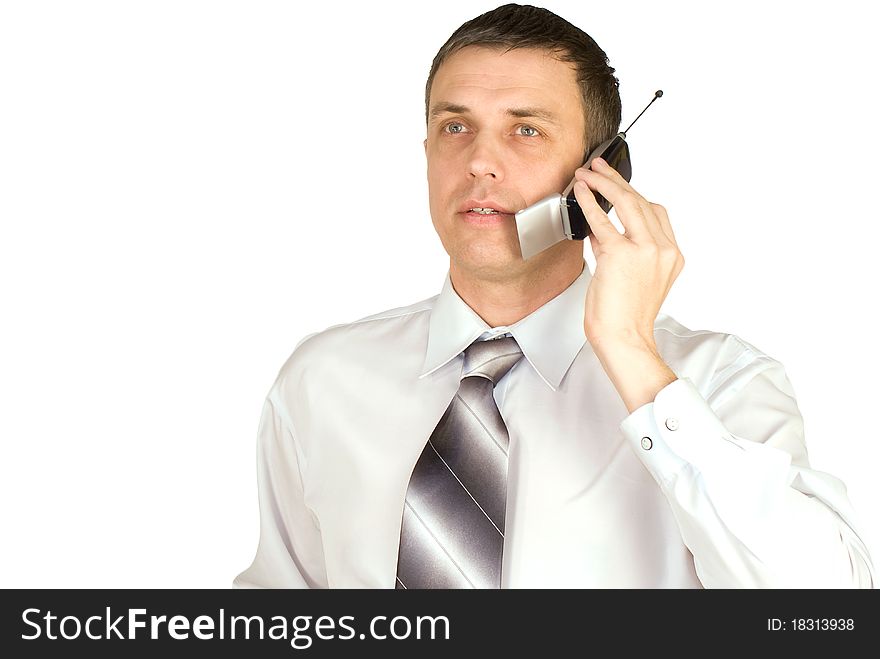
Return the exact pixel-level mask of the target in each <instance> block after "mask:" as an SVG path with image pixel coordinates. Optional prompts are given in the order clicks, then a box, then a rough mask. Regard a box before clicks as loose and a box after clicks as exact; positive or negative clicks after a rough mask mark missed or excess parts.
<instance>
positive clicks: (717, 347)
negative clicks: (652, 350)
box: [654, 313, 784, 392]
mask: <svg viewBox="0 0 880 659" xmlns="http://www.w3.org/2000/svg"><path fill="white" fill-rule="evenodd" d="M654 339H655V341H656V342H657V349H658V351H659V352H660V355H661V356H662V357H663V359H664V360H665V361H666V362H667V363H668V364H669V366H670V367H671V368H672V370H673V371H675V372H676V373H677V374H678V375H679V376H680V377H682V376H684V377H689V378H690V379H691V380H692V381H693V383H694V384H695V385H696V386H697V388H698V389H700V390H701V391H704V392H709V391H712V390H713V389H714V388H716V387H718V386H719V385H721V384H722V383H724V382H727V381H730V380H731V379H732V378H734V377H736V379H737V380H739V381H743V380H747V379H750V378H752V377H754V376H755V375H757V374H758V373H761V372H763V371H768V370H776V371H779V372H780V373H782V374H783V376H784V368H783V366H782V364H781V363H780V362H779V361H777V360H776V359H774V358H773V357H771V356H770V355H768V354H767V353H765V352H764V351H763V350H761V349H759V348H757V347H756V346H755V345H753V344H752V343H749V342H748V341H746V340H745V339H743V338H742V337H740V336H737V335H736V334H731V333H729V332H721V331H715V330H707V329H690V328H688V327H686V326H684V325H683V324H681V323H680V322H678V321H677V320H675V319H674V318H672V317H671V316H668V315H666V314H663V313H661V314H659V315H658V316H657V321H656V322H655V324H654Z"/></svg>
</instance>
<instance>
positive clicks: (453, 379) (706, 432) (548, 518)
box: [233, 263, 873, 588]
mask: <svg viewBox="0 0 880 659" xmlns="http://www.w3.org/2000/svg"><path fill="white" fill-rule="evenodd" d="M590 277H591V275H590V271H589V268H587V267H586V263H585V264H584V268H583V272H582V273H581V275H580V276H579V277H578V278H577V279H576V280H575V281H574V282H573V283H572V284H571V286H569V287H568V288H567V289H566V290H565V291H563V292H562V293H561V294H560V295H558V296H557V297H555V298H554V299H552V300H550V301H549V302H547V303H546V304H545V305H543V306H542V307H541V308H539V309H537V310H536V311H534V312H533V313H531V314H530V315H528V316H527V317H525V318H523V319H522V320H520V321H519V322H517V323H515V324H513V325H510V326H504V327H496V328H490V327H489V326H488V325H487V324H486V323H485V322H484V321H483V320H482V319H481V318H480V317H479V316H478V315H477V314H476V313H475V312H474V311H473V310H472V309H471V308H470V307H468V305H467V304H465V302H464V301H463V300H462V299H461V298H460V297H459V296H458V294H457V293H456V292H455V290H454V289H453V287H452V285H451V282H450V279H449V275H448V273H447V276H446V281H445V282H444V285H443V289H442V291H441V293H440V294H439V295H435V296H433V297H431V298H429V299H426V300H424V301H422V302H418V303H416V304H412V305H410V306H407V307H401V308H397V309H391V310H389V311H385V312H383V313H379V314H375V315H372V316H369V317H367V318H363V319H361V320H358V321H356V322H353V323H348V324H343V325H336V326H334V327H330V328H328V329H326V330H324V331H322V332H318V333H315V334H312V335H310V336H307V337H306V338H304V339H303V340H302V341H300V342H299V344H298V345H297V346H296V348H295V350H294V352H293V354H292V355H291V356H290V358H289V359H288V360H287V362H286V363H285V364H284V366H283V367H282V368H281V370H280V372H279V374H278V378H277V380H276V381H275V383H274V385H273V386H272V388H271V390H270V392H269V394H268V396H267V398H266V402H265V406H264V409H263V414H262V419H261V422H260V427H259V433H258V439H257V463H258V490H259V504H260V540H259V546H258V549H257V553H256V558H255V559H254V561H253V564H252V565H251V566H250V567H249V568H248V569H247V570H245V571H244V572H242V573H241V574H239V575H238V576H237V577H236V579H235V581H234V584H233V585H234V586H235V587H280V588H325V587H331V588H393V587H394V585H395V572H396V567H397V551H398V543H399V540H400V525H401V519H402V514H403V506H404V497H405V495H406V489H407V484H408V483H409V478H410V474H411V473H412V469H413V466H414V465H415V462H416V460H417V459H418V457H419V455H420V453H421V452H422V449H423V448H424V446H425V443H426V441H427V439H428V437H429V436H430V435H431V432H432V431H433V430H434V427H435V425H436V424H437V422H438V421H439V419H440V417H441V416H442V415H443V412H444V410H445V409H446V407H447V405H448V404H449V402H450V400H451V399H452V397H453V396H454V394H455V392H456V391H457V390H458V386H459V379H460V376H461V371H462V362H463V356H462V353H463V351H464V349H465V348H466V347H467V346H468V345H470V344H471V342H473V341H474V340H477V339H488V338H491V337H495V336H498V335H500V334H506V333H509V334H511V335H512V336H513V337H514V338H515V339H516V340H517V342H518V344H519V346H520V347H521V348H522V351H523V354H524V359H521V360H520V361H519V362H518V363H517V364H516V366H514V367H513V368H512V369H511V371H510V372H509V373H508V374H507V375H505V376H504V377H503V378H502V379H501V380H500V381H499V382H498V384H497V386H496V387H495V399H496V401H497V403H498V408H499V410H500V412H501V416H502V417H503V419H504V421H505V423H506V424H507V428H508V431H509V435H510V448H509V478H508V494H507V517H506V522H505V525H506V536H505V539H504V558H503V570H502V587H504V588H543V587H546V588H700V587H711V588H719V587H720V588H731V587H746V588H752V587H762V588H763V587H772V588H788V587H791V588H800V587H835V588H836V587H868V588H870V587H872V583H873V568H872V566H871V560H870V557H869V553H868V550H867V548H866V547H865V545H864V543H863V542H862V541H861V539H860V538H859V536H858V534H857V531H856V526H857V523H856V521H855V515H854V512H853V510H852V507H851V504H850V502H849V500H848V498H847V495H846V489H845V487H844V485H843V483H842V482H841V481H839V480H838V479H837V478H835V477H833V476H831V475H829V474H826V473H822V472H819V471H815V470H813V469H811V468H810V466H809V463H808V460H807V454H806V448H805V444H804V429H803V422H802V418H801V415H800V412H799V410H798V407H797V403H796V401H795V396H794V391H793V389H792V385H791V384H790V382H789V380H788V378H787V377H786V374H785V370H784V368H783V366H782V365H781V364H780V363H779V362H777V361H775V360H773V359H772V358H770V357H768V356H767V355H765V354H763V353H762V352H760V351H759V350H758V349H756V348H755V347H754V346H752V345H750V344H748V343H746V342H745V341H743V340H742V339H740V338H738V337H736V336H734V335H731V334H723V333H719V332H710V331H701V330H689V329H687V328H686V327H683V326H682V325H681V324H679V323H678V322H676V321H675V320H673V319H672V318H671V317H669V316H667V315H665V314H662V313H661V314H660V315H659V316H658V318H657V321H656V323H655V327H654V338H655V340H656V344H657V348H658V350H659V353H660V355H661V357H662V358H663V360H664V361H665V362H666V363H667V364H668V365H669V367H670V368H671V369H672V370H673V371H674V372H675V374H676V375H677V376H678V380H676V381H674V382H672V383H671V384H669V385H667V386H666V387H664V388H663V389H662V390H661V391H660V392H659V393H658V394H657V396H656V398H655V400H654V401H653V402H651V403H647V404H645V405H643V406H641V407H640V408H638V409H637V410H635V411H634V412H633V413H632V414H628V413H627V410H626V407H625V406H624V404H623V402H622V400H621V398H620V395H619V394H618V393H617V391H616V390H615V389H614V386H613V385H612V383H611V381H610V380H609V379H608V377H607V375H606V374H605V372H604V370H603V369H602V366H601V365H600V363H599V361H598V359H597V358H596V355H595V353H594V352H593V350H592V347H591V346H590V344H589V343H588V342H587V340H586V338H585V335H584V300H585V296H586V291H587V287H588V285H589V282H590Z"/></svg>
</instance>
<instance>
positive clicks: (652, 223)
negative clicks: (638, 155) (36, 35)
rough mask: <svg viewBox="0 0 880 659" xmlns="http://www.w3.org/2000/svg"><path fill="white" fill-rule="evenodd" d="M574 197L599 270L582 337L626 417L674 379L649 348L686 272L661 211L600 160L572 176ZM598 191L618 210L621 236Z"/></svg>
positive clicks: (654, 347)
mask: <svg viewBox="0 0 880 659" xmlns="http://www.w3.org/2000/svg"><path fill="white" fill-rule="evenodd" d="M575 178H577V179H578V182H577V183H576V184H575V187H574V193H575V197H576V198H577V200H578V203H579V204H580V207H581V208H582V209H583V211H584V215H585V216H586V218H587V222H589V224H590V228H591V229H592V233H591V234H590V245H591V246H592V248H593V254H594V255H595V257H596V269H595V272H594V273H593V277H592V280H591V281H590V285H589V288H588V289H587V298H586V301H585V305H586V306H585V308H584V333H585V334H586V335H587V340H588V341H589V342H590V344H591V345H592V346H593V350H594V352H595V353H596V356H597V357H598V359H599V361H600V363H601V364H602V367H603V368H604V369H605V372H606V373H607V374H608V377H609V378H610V380H611V382H612V383H613V384H614V387H615V388H616V389H617V392H618V393H619V394H620V397H621V399H622V400H623V402H624V404H625V405H626V408H627V410H629V411H630V412H633V411H634V410H636V409H638V408H639V407H641V406H642V405H644V404H646V403H649V402H651V401H653V400H654V397H655V396H656V395H657V393H658V392H659V391H660V390H661V389H663V388H664V387H665V386H667V385H668V384H670V383H672V382H674V381H675V380H676V379H677V376H676V374H675V373H674V372H673V371H672V369H670V368H669V366H668V365H667V364H666V363H665V362H664V361H663V359H662V358H661V357H660V354H659V352H658V351H657V345H656V343H655V342H654V321H655V320H656V319H657V314H658V313H659V311H660V306H661V305H662V304H663V300H665V299H666V296H667V294H668V293H669V290H670V289H671V288H672V284H673V282H674V281H675V278H676V277H678V274H679V273H680V272H681V269H682V268H683V267H684V257H683V256H682V255H681V252H680V251H679V249H678V244H677V243H676V242H675V236H674V235H673V233H672V227H671V226H670V225H669V217H668V216H667V215H666V209H665V208H663V207H662V206H660V205H658V204H652V203H650V202H649V201H647V200H646V199H645V198H644V197H642V196H641V195H640V194H639V193H638V192H636V191H635V190H634V189H633V188H632V186H630V184H629V183H628V182H627V181H626V179H624V178H623V177H622V176H621V175H620V174H619V173H617V172H616V171H615V170H614V169H613V168H612V167H610V166H609V165H608V163H606V162H605V161H604V160H602V159H601V158H596V159H594V160H593V163H592V171H590V170H589V169H585V168H581V169H578V170H577V172H576V173H575ZM590 189H593V190H596V191H597V192H599V194H601V195H602V196H603V197H605V198H606V199H607V200H608V201H610V202H611V203H612V204H613V205H614V208H615V209H616V210H617V217H618V218H619V219H620V222H621V224H622V225H623V228H624V233H623V234H621V233H620V232H619V231H618V230H617V228H616V227H615V226H614V225H613V224H612V223H611V220H609V219H608V216H607V215H606V214H605V213H604V211H603V210H602V209H601V208H600V207H599V204H598V203H597V202H596V198H595V197H594V196H593V193H592V192H590Z"/></svg>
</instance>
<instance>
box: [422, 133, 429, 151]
mask: <svg viewBox="0 0 880 659" xmlns="http://www.w3.org/2000/svg"><path fill="white" fill-rule="evenodd" d="M422 144H423V145H424V147H425V155H428V138H427V137H426V138H425V141H424V142H422Z"/></svg>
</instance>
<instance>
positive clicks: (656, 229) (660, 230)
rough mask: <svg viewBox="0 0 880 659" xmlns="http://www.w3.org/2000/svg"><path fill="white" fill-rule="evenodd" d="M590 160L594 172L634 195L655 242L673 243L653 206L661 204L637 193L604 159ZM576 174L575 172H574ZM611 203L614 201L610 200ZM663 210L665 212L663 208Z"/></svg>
mask: <svg viewBox="0 0 880 659" xmlns="http://www.w3.org/2000/svg"><path fill="white" fill-rule="evenodd" d="M592 162H593V163H595V166H596V168H597V170H598V171H595V170H593V171H594V173H597V174H600V175H603V176H606V177H607V178H609V179H611V180H613V181H616V182H617V183H618V184H619V185H620V187H622V188H623V189H624V190H627V191H628V192H630V193H631V194H632V195H634V199H635V202H636V203H637V204H638V205H639V207H640V208H641V209H642V217H643V218H644V219H645V227H646V229H647V230H648V232H649V233H650V234H651V235H652V236H653V237H654V239H655V241H656V242H659V243H666V242H667V241H669V242H672V243H673V244H675V240H674V238H673V237H672V235H671V234H670V233H669V232H667V231H666V229H665V227H664V226H663V223H662V222H661V218H660V217H659V216H658V214H657V212H656V210H655V207H656V208H662V206H659V205H658V204H652V203H651V202H649V201H648V200H647V199H645V198H644V197H643V196H642V195H641V194H639V193H638V191H636V189H635V188H633V187H632V185H630V183H629V181H627V180H626V179H625V178H623V176H621V174H620V172H618V171H617V170H616V169H614V168H613V167H611V165H609V164H608V163H607V162H606V161H605V160H604V159H602V158H594V159H593V161H592ZM579 171H580V170H579ZM587 171H591V170H587ZM576 175H577V173H576ZM606 198H607V197H606ZM609 201H611V200H610V199H609ZM612 203H614V202H613V201H612ZM616 205H617V204H615V206H616ZM663 212H664V213H665V209H664V211H663ZM617 215H618V217H620V213H619V212H618V214H617ZM620 219H621V222H623V221H624V218H620ZM636 219H638V218H636ZM665 220H666V225H667V226H668V224H669V219H668V217H666V218H665Z"/></svg>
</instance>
